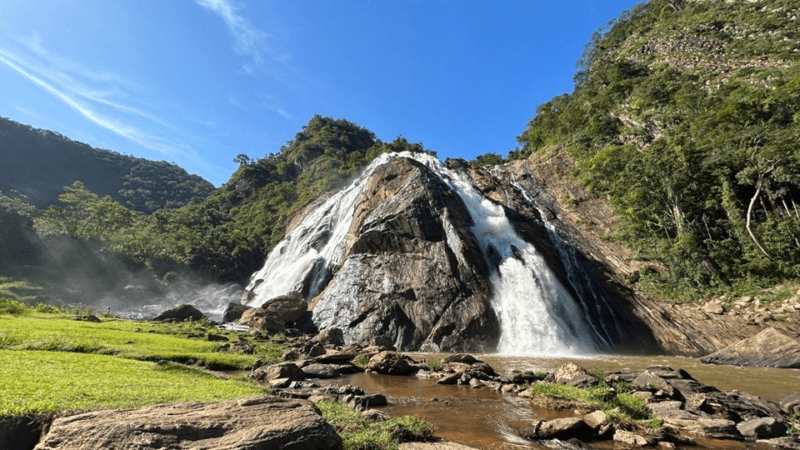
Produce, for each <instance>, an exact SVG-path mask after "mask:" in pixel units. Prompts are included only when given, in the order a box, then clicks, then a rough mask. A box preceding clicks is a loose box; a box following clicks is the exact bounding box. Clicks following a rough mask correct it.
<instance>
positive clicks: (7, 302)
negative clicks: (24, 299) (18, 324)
mask: <svg viewBox="0 0 800 450" xmlns="http://www.w3.org/2000/svg"><path fill="white" fill-rule="evenodd" d="M30 309H31V308H30V307H29V306H27V305H25V304H23V303H21V302H18V301H16V300H11V299H10V298H0V314H10V315H12V316H19V315H22V314H26V313H28V312H30Z"/></svg>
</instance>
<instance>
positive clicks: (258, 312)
mask: <svg viewBox="0 0 800 450" xmlns="http://www.w3.org/2000/svg"><path fill="white" fill-rule="evenodd" d="M238 322H239V323H240V324H241V325H248V326H249V327H250V328H252V329H253V330H255V331H264V332H267V333H283V332H285V331H286V323H285V322H284V321H282V320H279V319H277V318H275V317H274V316H272V315H271V314H269V313H268V312H267V310H266V309H264V308H252V309H248V310H247V311H245V312H244V313H242V317H240V318H239V321H238Z"/></svg>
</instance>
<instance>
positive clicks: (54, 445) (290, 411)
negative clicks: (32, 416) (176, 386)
mask: <svg viewBox="0 0 800 450" xmlns="http://www.w3.org/2000/svg"><path fill="white" fill-rule="evenodd" d="M341 447H342V441H341V438H340V437H339V435H338V434H336V431H335V430H334V429H333V427H331V426H330V425H329V424H328V423H327V422H325V421H324V420H323V419H322V416H320V414H319V411H318V410H317V408H316V407H315V406H314V405H313V404H312V403H311V402H308V401H305V400H294V399H281V398H275V397H261V398H251V399H240V400H229V401H225V402H220V403H198V402H193V403H176V404H172V405H157V406H150V407H147V408H141V409H135V410H128V411H94V412H90V413H85V414H79V415H76V416H70V417H64V418H59V419H56V420H55V421H54V422H53V424H52V425H51V427H50V431H49V432H48V433H47V435H46V436H45V437H44V439H43V440H42V441H41V442H40V443H39V445H37V446H36V450H73V449H74V450H79V449H80V450H82V449H88V448H92V449H95V448H96V449H99V448H137V449H141V450H147V449H160V448H169V449H174V450H180V449H198V448H213V449H217V450H233V449H259V448H281V449H295V450H300V449H303V450H313V449H319V450H328V449H340V448H341Z"/></svg>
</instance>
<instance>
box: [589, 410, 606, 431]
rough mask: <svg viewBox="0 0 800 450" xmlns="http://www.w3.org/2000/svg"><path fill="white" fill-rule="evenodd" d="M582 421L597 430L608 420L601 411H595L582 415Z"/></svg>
mask: <svg viewBox="0 0 800 450" xmlns="http://www.w3.org/2000/svg"><path fill="white" fill-rule="evenodd" d="M583 421H584V422H586V423H587V424H588V425H589V426H590V427H592V428H593V429H595V430H597V429H599V428H600V427H601V426H603V425H605V424H606V423H607V422H608V417H607V416H606V413H604V412H603V411H595V412H593V413H589V414H586V415H585V416H583Z"/></svg>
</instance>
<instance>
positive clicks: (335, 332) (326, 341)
mask: <svg viewBox="0 0 800 450" xmlns="http://www.w3.org/2000/svg"><path fill="white" fill-rule="evenodd" d="M313 341H314V342H319V343H320V344H322V345H335V346H337V347H341V346H343V345H344V333H343V332H342V330H340V329H339V328H329V329H327V330H322V331H320V332H319V334H318V335H316V336H314V339H313Z"/></svg>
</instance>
